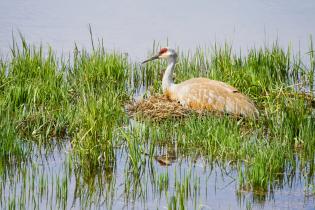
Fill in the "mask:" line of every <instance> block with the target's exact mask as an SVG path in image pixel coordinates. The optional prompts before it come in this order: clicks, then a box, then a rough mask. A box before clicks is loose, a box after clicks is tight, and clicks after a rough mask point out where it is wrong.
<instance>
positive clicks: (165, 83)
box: [162, 57, 176, 93]
mask: <svg viewBox="0 0 315 210" xmlns="http://www.w3.org/2000/svg"><path fill="white" fill-rule="evenodd" d="M175 63H176V57H170V58H169V60H168V65H167V68H166V70H165V73H164V75H163V79H162V90H163V93H165V92H166V91H167V90H169V89H170V88H171V86H172V85H174V81H173V72H174V67H175Z"/></svg>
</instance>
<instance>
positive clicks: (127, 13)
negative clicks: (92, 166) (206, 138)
mask: <svg viewBox="0 0 315 210" xmlns="http://www.w3.org/2000/svg"><path fill="white" fill-rule="evenodd" d="M314 11H315V1H314V0H303V1H297V0H295V1H294V0H286V1H284V0H283V1H279V0H273V1H271V0H270V1H267V0H260V1H258V0H240V1H226V0H223V1H214V0H208V1H206V0H201V1H188V0H180V1H164V0H161V1H145V0H136V1H127V0H121V1H104V0H103V1H101V0H93V1H83V0H65V1H64V0H54V1H47V0H46V1H45V0H43V1H39V0H37V1H36V0H28V1H25V0H1V1H0V26H1V27H0V55H2V56H7V54H8V52H9V49H10V44H11V42H12V34H14V35H15V36H17V35H18V32H19V31H20V32H21V33H22V34H23V35H24V36H25V37H26V39H27V41H28V42H31V43H35V44H39V43H43V44H44V45H50V46H52V47H53V49H55V50H56V51H57V53H58V54H61V53H63V54H68V53H69V52H71V51H72V50H73V47H74V44H75V43H77V44H78V45H79V46H82V47H86V48H88V49H89V48H90V37H89V32H88V25H89V24H91V26H92V29H93V33H94V37H96V38H102V39H103V40H104V45H105V47H106V48H108V49H112V50H118V51H121V52H127V53H128V54H129V55H130V57H131V58H132V59H135V60H142V59H143V58H145V57H147V53H148V52H149V51H150V50H151V49H152V44H153V41H154V40H155V41H157V42H159V43H160V44H161V45H166V44H168V45H170V46H173V47H177V46H179V47H180V48H181V49H183V50H193V49H194V48H195V47H197V46H212V44H213V43H214V42H218V43H224V42H228V43H231V44H232V45H233V46H234V49H237V50H239V49H241V50H242V52H246V50H247V49H249V48H251V47H254V46H256V47H260V46H264V45H270V44H272V43H273V42H274V41H275V40H277V39H278V41H279V43H280V45H281V46H284V47H287V46H288V44H289V43H290V44H291V45H292V46H293V48H294V49H296V50H299V49H300V50H301V52H302V53H303V52H307V49H308V44H309V37H310V35H315V12H314ZM58 148H59V149H58ZM70 150H71V147H70V145H69V144H65V145H59V147H56V149H54V151H52V153H51V154H49V155H48V156H46V155H42V154H41V153H39V151H42V153H43V154H45V153H46V151H45V149H43V148H41V149H39V151H38V152H37V153H38V154H36V155H34V158H33V161H32V162H31V163H25V165H24V166H23V167H22V169H20V170H19V171H14V170H13V172H10V174H8V178H7V179H6V180H5V182H3V183H2V185H1V189H2V193H1V195H0V197H1V205H0V208H7V207H10V206H11V207H12V206H14V205H16V206H19V207H20V208H21V209H23V208H24V207H25V208H28V209H60V208H65V209H71V208H72V209H104V208H113V209H123V208H124V209H167V208H168V203H170V200H171V199H172V198H173V196H174V195H176V187H175V186H176V185H175V183H176V181H177V182H180V183H184V182H185V180H188V183H189V189H190V190H189V193H188V195H187V197H186V198H185V202H186V204H187V205H186V206H187V208H188V209H193V208H200V209H245V208H247V207H248V208H250V207H252V208H254V209H314V205H315V201H314V199H315V198H314V196H308V195H307V193H305V189H304V180H303V175H301V174H299V173H298V171H297V174H296V176H295V177H294V178H293V179H292V180H283V183H282V184H281V185H279V187H276V189H275V190H274V192H273V193H268V194H261V195H260V194H253V193H249V192H239V191H238V190H237V187H238V182H237V180H236V179H235V178H236V174H235V171H234V170H233V169H232V168H230V167H229V166H228V163H227V165H225V166H224V167H222V166H219V165H217V164H213V165H210V164H208V163H206V162H205V161H204V160H202V159H200V158H199V159H197V160H195V159H193V158H191V157H188V158H178V159H177V160H175V162H174V163H173V164H172V165H171V166H168V167H166V166H162V165H160V164H159V163H158V162H157V161H155V160H154V159H153V161H152V160H151V161H150V160H149V158H148V157H143V158H144V159H146V161H147V163H146V167H144V168H143V169H142V170H143V173H142V174H143V175H142V176H143V177H141V180H142V183H141V184H140V185H138V186H134V185H133V186H131V188H128V189H129V190H127V192H126V188H127V187H126V185H127V184H128V183H129V182H130V181H132V180H133V177H132V175H130V176H127V175H126V174H130V173H129V172H128V169H126V162H127V159H128V158H127V156H128V154H126V152H125V151H124V150H123V149H120V150H118V151H117V153H116V156H117V158H116V160H117V163H116V168H114V169H113V170H112V171H109V172H101V173H99V174H98V175H97V174H95V176H93V175H92V176H89V178H86V177H84V176H83V175H82V174H80V173H79V172H78V171H76V170H75V166H73V165H72V163H71V161H70V159H71V158H70V157H69V153H70ZM160 153H161V154H165V151H164V150H162V151H161V152H160ZM23 168H24V169H23ZM222 168H224V170H223V169H222ZM297 168H298V167H297ZM9 171H10V170H9ZM8 173H9V172H8ZM152 174H155V177H154V176H152ZM165 176H168V177H169V182H168V186H169V187H168V188H167V189H165V188H163V187H159V184H156V183H158V182H157V180H159V179H162V178H161V177H165ZM139 187H140V188H143V189H138V188H139ZM134 188H137V189H134ZM133 192H135V193H133ZM139 192H142V193H139Z"/></svg>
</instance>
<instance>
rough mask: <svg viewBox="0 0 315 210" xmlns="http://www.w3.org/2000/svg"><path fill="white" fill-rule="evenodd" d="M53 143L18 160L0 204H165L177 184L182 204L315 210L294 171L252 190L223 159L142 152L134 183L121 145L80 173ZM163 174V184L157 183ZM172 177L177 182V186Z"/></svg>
mask: <svg viewBox="0 0 315 210" xmlns="http://www.w3.org/2000/svg"><path fill="white" fill-rule="evenodd" d="M58 145H59V146H58V147H55V149H54V150H53V151H52V152H51V153H50V154H48V155H43V154H45V150H43V149H42V151H41V152H40V150H38V151H37V152H35V155H34V159H33V161H32V162H31V163H25V165H22V166H21V168H20V169H19V170H17V171H15V172H13V174H11V176H9V177H8V178H7V179H8V180H7V181H6V182H3V183H2V185H1V186H2V190H4V189H5V193H3V194H1V196H0V198H1V205H0V207H1V208H2V209H6V208H7V207H10V206H11V207H12V206H14V205H16V207H17V208H18V209H19V208H20V207H22V209H23V208H25V207H26V208H27V209H104V208H108V209H167V208H168V206H169V204H170V203H171V202H170V201H171V199H172V198H173V196H174V195H176V196H177V197H179V194H178V192H179V190H178V187H179V186H180V187H182V188H181V189H187V194H186V195H185V196H184V203H185V206H186V208H187V209H196V208H198V209H245V208H246V207H247V208H249V207H251V208H253V209H314V202H315V198H314V196H303V195H304V194H305V192H304V189H303V179H302V181H301V177H300V174H299V173H298V170H297V175H296V176H295V178H294V179H293V180H290V181H288V180H286V181H284V184H283V185H279V187H278V188H276V189H275V190H274V192H273V193H266V194H264V193H256V194H253V193H250V192H245V191H244V192H241V191H236V189H237V180H235V177H236V173H235V171H234V170H233V167H230V166H229V165H228V164H226V165H219V164H213V165H212V164H209V163H206V162H205V160H203V159H202V158H198V159H195V160H192V159H191V158H178V159H176V160H174V162H173V164H171V165H170V166H168V167H166V166H163V165H161V164H159V163H158V162H157V161H155V160H154V159H153V161H150V158H149V157H145V158H144V159H145V161H146V164H145V167H142V169H141V173H140V174H141V175H140V181H141V182H140V183H138V185H135V183H134V182H133V181H134V180H135V177H133V174H132V173H130V171H128V170H126V163H128V160H127V159H128V157H127V154H126V153H125V152H123V150H118V151H117V153H116V160H117V163H116V167H115V168H113V170H112V171H106V172H105V171H103V172H101V173H93V172H92V173H91V174H89V176H84V175H82V174H80V172H79V171H78V170H77V168H76V167H75V166H74V165H72V164H71V161H70V157H69V152H70V150H71V146H70V144H68V143H64V144H62V145H60V144H58ZM165 152H166V151H163V150H161V153H164V154H165ZM127 174H129V175H127ZM165 176H168V184H167V186H168V187H166V188H165V187H163V184H162V185H160V183H161V182H159V180H160V177H165ZM186 180H187V181H188V182H187V183H188V185H187V186H188V187H186V185H185V183H186V182H185V181H186ZM175 182H177V183H178V182H179V183H181V185H177V187H176V185H175ZM128 183H130V184H131V186H130V188H128V187H127V186H128ZM161 186H162V187H161ZM185 187H186V188H185ZM177 202H178V201H177ZM178 203H179V202H178ZM178 205H179V204H178Z"/></svg>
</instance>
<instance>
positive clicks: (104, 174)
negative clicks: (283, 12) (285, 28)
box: [0, 38, 315, 209]
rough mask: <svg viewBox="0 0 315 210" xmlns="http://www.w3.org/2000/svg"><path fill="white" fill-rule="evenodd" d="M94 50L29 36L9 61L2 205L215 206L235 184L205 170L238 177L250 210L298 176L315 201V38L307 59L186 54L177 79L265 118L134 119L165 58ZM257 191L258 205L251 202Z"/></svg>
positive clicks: (4, 77) (154, 89)
mask: <svg viewBox="0 0 315 210" xmlns="http://www.w3.org/2000/svg"><path fill="white" fill-rule="evenodd" d="M17 43H19V44H17ZM92 45H93V49H92V50H91V52H87V51H86V50H84V49H78V48H77V47H75V49H74V51H73V54H72V55H70V56H69V58H68V57H61V58H60V57H56V55H55V54H54V52H53V50H52V49H50V48H48V49H44V48H43V47H42V46H32V45H29V44H28V43H27V42H26V41H25V40H24V39H23V38H21V41H14V42H13V45H12V48H11V55H9V56H8V58H6V59H5V58H0V119H1V121H0V139H1V140H0V148H1V151H0V176H1V186H0V198H1V205H0V206H1V208H4V209H24V208H34V209H42V208H47V209H55V208H58V209H59V208H64V209H69V208H70V207H76V208H82V209H88V208H104V207H107V208H109V209H111V208H121V207H130V208H132V207H134V206H136V207H137V208H146V209H156V208H159V207H160V206H164V207H165V208H168V209H192V208H195V209H200V208H203V207H209V208H216V207H218V205H217V204H216V205H215V207H213V206H212V205H211V204H209V203H208V202H207V199H204V198H205V197H206V196H205V195H203V194H204V188H207V187H208V188H215V186H213V185H214V183H213V182H223V183H225V182H227V181H226V180H225V181H222V180H221V181H218V180H217V179H215V180H212V183H210V184H209V183H208V180H207V179H208V176H210V175H205V174H203V173H202V171H207V173H208V174H211V173H212V172H215V173H221V174H222V177H225V179H227V178H229V179H230V180H231V182H233V183H234V184H235V188H233V190H234V192H235V194H236V195H235V196H236V197H237V198H238V200H239V203H240V204H239V205H240V208H248V209H250V208H252V207H253V205H255V203H259V205H263V203H264V202H265V201H266V200H268V199H272V197H273V194H274V192H275V191H276V190H278V189H282V188H285V187H287V186H289V188H290V186H293V185H294V183H296V182H298V181H300V182H299V183H300V185H301V187H302V188H303V189H304V190H303V195H301V196H302V197H305V198H308V199H309V200H308V201H307V202H306V203H307V205H313V206H314V204H315V201H314V199H315V198H314V196H315V190H314V189H315V181H314V172H315V169H314V163H315V161H314V157H315V156H314V155H315V154H314V152H315V137H314V136H315V135H314V134H315V111H314V107H315V99H314V88H315V86H314V74H315V57H314V53H315V52H314V48H313V43H312V40H311V41H310V49H309V52H307V53H306V54H305V55H304V54H303V55H301V54H298V53H296V54H294V53H293V52H294V51H293V50H292V49H290V47H288V48H287V49H283V48H280V47H279V46H278V45H277V43H275V44H274V45H273V46H271V47H266V48H261V49H251V50H249V51H248V52H247V53H246V54H245V55H239V54H236V53H234V51H233V50H232V47H231V46H229V45H222V46H220V45H218V44H215V45H214V46H212V47H209V48H207V49H203V48H197V49H196V50H195V51H193V52H189V53H188V52H182V53H179V63H178V64H177V66H176V70H175V73H176V77H175V80H176V81H183V80H185V79H189V78H192V77H198V76H203V77H208V78H211V79H215V80H220V81H224V82H226V83H228V84H230V85H232V86H234V87H236V88H237V89H239V90H240V91H241V92H243V93H244V94H246V95H248V96H249V97H250V98H251V99H253V101H254V102H255V104H256V105H257V107H258V109H259V112H260V117H259V119H258V120H254V119H242V118H240V119H234V118H231V117H230V116H227V115H226V116H225V115H224V116H215V115H211V114H208V115H198V114H191V115H189V116H186V117H183V118H176V119H166V120H162V121H153V120H150V119H148V118H145V119H139V118H137V119H132V118H130V117H129V116H128V114H127V112H126V110H125V105H126V104H127V103H128V102H129V101H130V100H133V98H135V97H136V96H138V95H139V91H140V90H142V91H143V92H142V93H144V95H150V94H157V93H159V92H161V79H160V69H162V68H163V67H164V66H165V63H163V62H160V61H158V62H155V63H150V64H147V65H146V66H145V67H141V66H140V65H139V64H138V62H135V61H130V60H129V59H128V57H127V56H126V55H124V54H121V53H117V52H112V51H107V50H106V49H105V47H104V46H103V44H102V42H99V43H98V44H94V43H93V42H92ZM157 48H158V46H153V52H155V51H157ZM178 51H179V52H180V50H178ZM302 57H303V59H302ZM302 60H303V61H302ZM64 151H67V152H64ZM50 154H55V155H50ZM56 154H57V155H56ZM58 160H59V161H58ZM157 162H159V163H161V165H164V166H161V165H159V164H158V163H157ZM50 164H53V166H52V167H49V165H50ZM182 164H183V165H182ZM165 165H166V166H165ZM196 166H200V168H202V169H200V168H198V167H196ZM56 168H57V169H56ZM226 184H228V183H226ZM206 191H207V190H206ZM247 193H251V195H252V198H253V200H248V199H247V200H246V202H242V195H244V194H247ZM148 200H149V201H152V203H153V204H152V206H150V204H149V202H148ZM223 201H224V200H223ZM221 202H222V201H221ZM221 207H222V206H221ZM226 208H229V207H226V206H224V209H226Z"/></svg>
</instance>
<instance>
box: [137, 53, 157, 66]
mask: <svg viewBox="0 0 315 210" xmlns="http://www.w3.org/2000/svg"><path fill="white" fill-rule="evenodd" d="M156 59H159V55H155V56H153V57H152V58H149V59H148V60H145V61H143V62H142V63H141V64H144V63H146V62H149V61H153V60H156Z"/></svg>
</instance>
